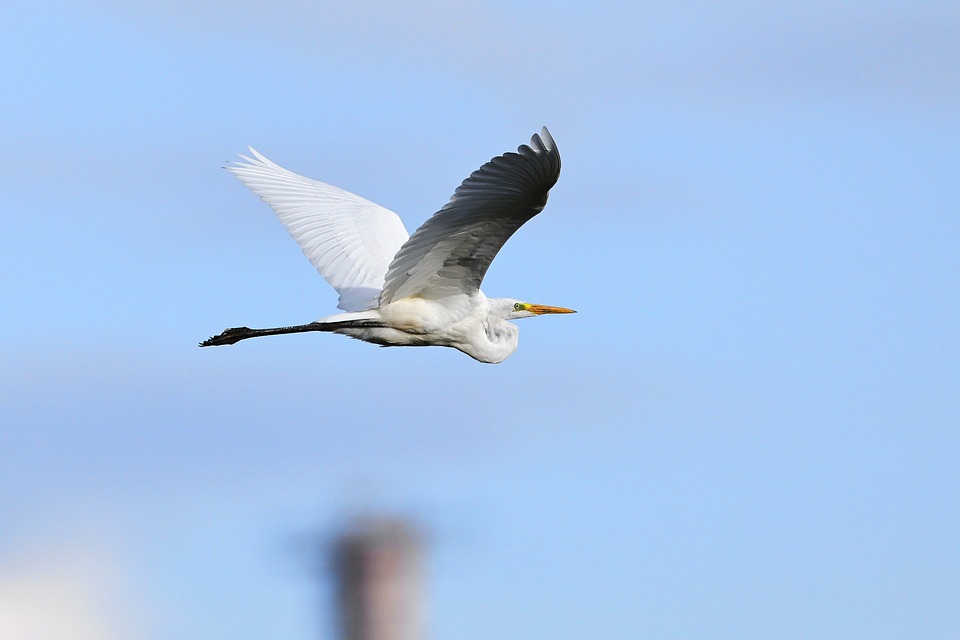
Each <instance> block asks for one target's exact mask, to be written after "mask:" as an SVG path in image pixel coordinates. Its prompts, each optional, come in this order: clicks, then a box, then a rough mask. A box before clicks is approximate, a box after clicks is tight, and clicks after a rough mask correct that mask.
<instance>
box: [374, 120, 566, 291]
mask: <svg viewBox="0 0 960 640" xmlns="http://www.w3.org/2000/svg"><path fill="white" fill-rule="evenodd" d="M559 176H560V154H559V152H558V151H557V145H556V143H554V141H553V138H552V137H551V136H550V132H549V131H547V129H546V127H544V128H543V129H542V130H541V132H540V134H534V136H533V137H532V138H531V140H530V145H529V146H528V145H522V146H520V148H519V149H517V152H516V153H513V152H509V153H505V154H503V155H502V156H497V157H496V158H493V159H492V160H490V161H489V162H487V163H486V164H484V165H483V166H482V167H480V168H479V169H477V170H476V171H474V172H473V173H472V174H471V175H470V177H469V178H467V179H466V180H464V181H463V183H462V184H461V185H460V186H459V187H458V188H457V190H456V191H455V192H454V194H453V197H452V198H451V199H450V202H448V203H447V204H446V205H444V207H443V208H442V209H440V211H438V212H437V213H435V214H434V215H433V216H432V217H431V218H430V219H428V220H427V221H426V222H424V223H423V225H422V226H421V227H420V228H419V229H417V231H416V232H415V233H414V234H413V235H412V236H410V239H409V240H407V241H406V243H404V245H403V246H402V247H401V248H400V250H399V251H398V252H397V255H396V257H395V258H394V259H393V261H392V262H391V263H390V267H389V270H388V271H387V276H386V284H385V285H384V288H383V293H382V294H381V295H380V302H381V304H386V303H389V302H393V301H394V300H398V299H400V298H405V297H408V296H415V295H419V296H423V297H430V298H439V297H444V296H447V295H453V294H456V293H471V292H475V291H477V290H478V289H479V288H480V283H481V282H482V281H483V277H484V275H486V273H487V269H488V268H489V267H490V263H491V262H492V261H493V259H494V257H495V256H496V255H497V252H499V251H500V249H501V247H503V245H504V243H505V242H506V241H507V240H508V239H509V238H510V236H511V235H513V233H514V232H515V231H516V230H517V229H519V228H520V227H521V225H523V223H525V222H526V221H527V220H529V219H530V218H532V217H533V216H535V215H537V214H538V213H540V211H542V210H543V207H544V206H545V205H546V203H547V194H548V192H549V191H550V188H551V187H553V185H554V184H556V182H557V178H558V177H559Z"/></svg>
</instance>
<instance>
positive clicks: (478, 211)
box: [200, 127, 575, 363]
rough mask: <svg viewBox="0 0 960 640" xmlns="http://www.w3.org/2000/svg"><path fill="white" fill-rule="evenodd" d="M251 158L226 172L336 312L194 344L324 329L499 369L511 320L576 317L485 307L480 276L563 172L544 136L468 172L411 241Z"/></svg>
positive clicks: (502, 304) (510, 347)
mask: <svg viewBox="0 0 960 640" xmlns="http://www.w3.org/2000/svg"><path fill="white" fill-rule="evenodd" d="M250 152H251V153H252V155H253V157H252V158H249V157H247V156H241V157H242V158H243V160H244V162H237V163H235V164H232V165H230V166H229V167H227V168H228V169H229V170H230V171H231V172H233V174H234V175H235V176H237V177H238V178H239V179H240V180H241V181H243V183H244V184H246V185H247V186H248V187H250V189H252V190H253V192H254V193H256V194H257V195H258V196H260V198H261V199H263V201H264V202H266V203H267V204H268V205H270V207H271V208H272V209H273V210H274V211H275V212H276V214H277V216H278V217H279V218H280V221H281V222H282V223H283V225H284V226H285V227H286V228H287V230H288V231H289V232H290V235H292V236H293V238H294V239H295V240H296V241H297V243H298V244H299V245H300V248H301V249H302V250H303V253H304V255H306V256H307V258H308V259H309V260H310V262H311V263H312V264H313V266H314V267H316V268H317V271H319V272H320V275H322V276H323V277H324V278H325V279H326V280H327V282H328V283H330V285H331V286H332V287H333V288H334V289H336V290H337V292H338V293H339V294H340V302H339V304H338V305H337V307H338V308H339V309H341V310H343V311H345V312H346V313H338V314H335V315H332V316H329V317H326V318H323V319H321V320H317V321H316V322H311V323H309V324H302V325H296V326H290V327H278V328H274V329H249V328H247V327H237V328H234V329H227V330H226V331H224V332H223V333H221V334H220V335H218V336H213V337H212V338H210V339H209V340H205V341H204V342H201V343H200V346H201V347H208V346H213V345H222V344H234V343H235V342H239V341H240V340H246V339H247V338H254V337H257V336H272V335H277V334H281V333H300V332H305V331H327V332H333V333H340V334H343V335H347V336H350V337H351V338H357V339H358V340H364V341H366V342H373V343H374V344H379V345H382V346H427V345H438V346H444V347H453V348H455V349H459V350H460V351H462V352H464V353H465V354H467V355H468V356H470V357H472V358H475V359H476V360H479V361H480V362H489V363H498V362H502V361H503V360H504V359H505V358H507V356H509V355H510V354H511V353H513V352H514V351H515V350H516V348H517V338H518V334H519V330H518V329H517V327H516V325H514V324H513V323H511V322H508V321H509V320H517V319H519V318H529V317H532V316H539V315H544V314H548V313H575V312H574V311H573V310H572V309H565V308H563V307H550V306H546V305H541V304H530V303H528V302H522V301H520V300H514V299H512V298H487V297H486V296H485V295H483V293H482V292H481V291H480V283H481V281H482V280H483V276H484V274H485V273H486V272H487V268H488V267H489V266H490V262H491V261H492V260H493V258H494V256H496V255H497V252H498V251H499V250H500V247H502V246H503V244H504V243H505V242H506V241H507V239H508V238H509V237H510V236H511V235H513V233H514V232H515V231H516V230H517V229H519V228H520V226H521V225H522V224H523V223H524V222H526V221H527V220H529V219H530V218H532V217H533V216H535V215H537V214H538V213H540V211H542V210H543V207H544V205H546V203H547V193H548V192H549V190H550V187H552V186H553V185H554V184H555V183H556V182H557V178H558V177H559V175H560V154H559V153H558V151H557V145H556V144H555V143H554V141H553V138H552V137H551V136H550V132H548V131H547V129H546V127H544V128H543V129H542V130H541V132H540V133H539V134H534V136H533V137H532V138H531V139H530V145H529V146H528V145H522V146H520V148H519V149H517V153H505V154H503V155H502V156H498V157H496V158H494V159H492V160H491V161H490V162H488V163H486V164H484V165H483V166H482V167H480V168H479V169H478V170H476V171H474V172H473V173H472V174H470V177H469V178H467V179H466V180H464V181H463V183H462V184H461V185H460V187H459V188H458V189H457V190H456V191H455V192H454V194H453V197H452V198H451V199H450V202H448V203H447V204H446V205H444V207H443V208H442V209H440V211H438V212H437V213H436V214H434V215H433V216H432V217H431V218H430V219H428V220H427V221H426V222H424V223H423V225H421V227H420V228H419V229H417V231H416V232H415V233H414V234H413V235H412V236H409V237H408V236H407V232H406V230H404V228H403V223H402V222H400V218H399V217H398V216H397V214H395V213H393V212H392V211H389V210H387V209H384V208H383V207H381V206H379V205H377V204H374V203H372V202H370V201H369V200H365V199H363V198H361V197H359V196H356V195H354V194H352V193H349V192H347V191H344V190H343V189H338V188H337V187H333V186H331V185H328V184H324V183H322V182H317V181H315V180H310V179H308V178H304V177H303V176H299V175H297V174H295V173H292V172H290V171H287V170H286V169H284V168H282V167H280V166H278V165H276V164H274V163H273V162H271V161H270V160H267V159H266V158H265V157H264V156H262V155H260V154H259V153H257V151H255V150H254V149H252V148H251V149H250Z"/></svg>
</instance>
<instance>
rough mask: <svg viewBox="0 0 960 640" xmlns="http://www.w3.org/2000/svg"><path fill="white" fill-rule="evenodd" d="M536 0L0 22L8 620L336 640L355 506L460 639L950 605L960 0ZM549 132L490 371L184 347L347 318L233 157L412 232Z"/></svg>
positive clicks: (837, 629)
mask: <svg viewBox="0 0 960 640" xmlns="http://www.w3.org/2000/svg"><path fill="white" fill-rule="evenodd" d="M516 4H517V3H506V2H504V3H488V4H485V5H478V4H472V5H464V6H459V5H457V4H454V3H441V2H429V1H427V2H414V3H407V4H406V5H404V6H403V7H402V8H395V7H394V8H392V5H384V4H380V3H376V2H360V3H351V4H349V5H344V6H343V7H339V8H337V7H334V8H324V7H322V6H320V5H316V4H314V3H302V2H289V3H282V4H279V5H276V4H274V5H269V4H264V3H254V2H244V1H240V2H230V3H227V2H204V3H187V4H175V3H167V2H155V3H119V2H102V3H97V4H95V5H94V6H91V5H90V4H89V3H77V2H47V3H28V2H17V1H14V2H13V3H6V4H5V5H4V8H3V9H0V24H2V26H0V30H2V35H3V37H2V38H0V54H2V55H0V71H2V77H3V78H4V85H5V86H4V91H3V92H2V93H0V113H2V115H3V117H2V118H0V132H2V140H3V144H4V154H3V156H2V158H0V169H2V170H0V184H2V188H3V193H4V204H3V210H4V212H5V220H6V228H7V230H8V231H7V232H6V233H4V234H3V236H2V237H3V251H2V252H0V268H2V273H3V277H2V279H0V294H2V298H3V300H4V303H3V312H2V313H0V330H2V336H3V338H0V353H2V354H3V359H4V362H5V363H6V366H5V367H4V371H3V373H2V384H0V487H3V489H2V490H0V549H2V551H0V632H3V633H7V634H10V633H13V631H11V630H22V629H30V630H33V629H35V627H31V626H30V625H35V624H38V623H37V620H45V621H46V622H45V624H49V625H55V624H59V625H61V628H69V629H71V630H72V632H73V633H74V637H77V638H81V639H82V640H87V639H96V640H101V639H113V638H129V637H137V638H147V639H154V638H155V639H161V638H162V639H171V638H172V639H179V638H183V639H186V638H206V639H211V640H216V639H218V638H224V639H227V638H229V639H230V640H245V639H247V638H250V639H253V638H264V637H271V638H274V637H283V638H290V639H298V638H304V639H306V638H317V637H322V638H332V637H333V635H332V633H331V628H330V617H331V611H330V610H329V606H328V604H327V603H326V601H325V599H324V588H325V587H324V586H323V585H322V584H318V583H317V581H316V580H315V578H314V576H313V575H312V574H311V569H310V566H309V563H310V558H309V553H307V552H305V551H304V546H305V545H306V544H307V543H306V542H305V541H306V540H312V539H313V538H312V536H316V537H318V538H320V539H323V538H324V537H325V536H329V535H331V534H332V532H335V531H336V530H337V527H338V526H339V525H340V524H342V523H343V521H344V520H345V519H346V518H348V517H349V516H350V515H351V514H353V513H357V512H365V511H386V512H398V513H402V514H408V515H410V516H412V517H415V518H417V519H419V520H420V521H422V522H423V523H424V526H425V527H426V528H427V529H428V530H429V531H430V537H431V540H432V547H431V552H430V565H429V577H430V581H429V594H428V595H429V608H430V623H429V626H430V633H431V637H433V638H453V637H456V638H459V639H462V640H472V639H474V638H476V639H478V640H479V639H481V638H490V637H502V638H511V637H516V638H547V637H549V638H551V640H563V639H566V638H570V639H573V638H583V637H605V638H635V637H652V638H669V637H710V638H731V639H732V638H738V639H740V638H770V637H778V638H809V637H843V638H902V637H912V638H940V637H947V636H948V635H949V634H950V633H951V632H952V631H955V630H956V629H957V628H958V626H960V614H958V611H960V608H958V607H957V603H958V601H960V577H958V576H960V547H958V545H957V540H960V512H958V510H957V509H956V505H957V500H958V489H960V471H958V465H957V463H956V461H957V460H958V459H960V435H958V431H957V425H958V423H960V420H958V418H960V365H958V362H960V348H958V344H960V330H958V327H960V300H958V294H957V286H956V283H957V274H958V267H960V259H958V257H957V247H958V241H960V217H958V212H960V180H958V178H960V124H958V123H960V84H958V83H957V82H956V78H957V77H958V72H960V9H958V8H957V6H956V3H947V2H943V3H938V2H929V3H913V2H881V3H876V2H873V3H866V2H852V3H844V4H843V5H842V6H838V5H837V4H836V3H833V2H774V3H747V2H720V3H702V2H683V3H672V4H670V5H662V3H622V4H617V3H604V2H601V3H591V4H590V5H589V6H580V5H573V4H569V5H568V4H566V3H559V4H558V3H539V2H532V3H524V4H523V5H522V6H516ZM543 125H547V126H548V127H550V130H551V132H552V133H553V135H554V137H555V139H556V140H557V143H558V146H559V148H560V151H561V154H562V157H563V162H564V168H563V172H562V175H561V178H560V182H559V183H558V184H557V186H556V187H555V189H554V190H553V192H552V194H551V199H550V202H549V205H548V207H547V209H546V210H545V212H544V213H543V214H542V215H541V216H538V217H537V218H535V219H534V220H533V221H531V222H530V223H529V224H528V225H526V226H525V227H524V228H523V229H522V230H521V231H520V232H518V234H517V235H516V236H514V238H512V239H511V240H510V242H509V243H508V244H507V246H506V247H505V250H504V251H503V253H502V254H501V255H500V256H498V258H497V260H496V261H495V262H494V264H493V267H492V268H491V270H490V272H489V274H488V276H487V279H486V281H485V283H484V289H485V291H486V292H487V293H488V294H490V295H494V296H497V295H499V296H510V297H516V298H521V299H526V300H531V301H534V302H541V303H546V304H556V305H563V306H568V307H572V308H575V309H577V310H578V311H579V313H578V314H577V315H576V316H569V317H559V316H558V317H548V318H543V319H539V320H528V321H522V322H521V323H519V326H520V328H521V342H520V348H519V350H518V352H517V353H516V354H515V355H514V356H513V357H511V358H510V359H508V360H507V361H506V362H505V363H503V364H502V365H498V366H486V365H480V364H478V363H476V362H474V361H472V360H470V359H469V358H467V357H466V356H463V355H462V354H459V353H457V352H454V351H451V350H444V349H378V348H375V347H373V346H371V345H364V344H361V343H357V342H354V341H350V340H347V339H343V338H339V337H337V336H324V335H301V336H287V337H282V338H275V339H264V340H256V341H250V342H246V343H242V344H240V345H237V346H236V347H233V348H218V349H204V350H201V349H198V348H197V347H196V343H197V341H198V340H201V339H203V338H205V337H207V336H209V335H211V334H214V333H217V332H219V331H220V330H222V329H223V328H225V327H228V326H235V325H243V324H246V325H249V326H275V325H280V324H290V323H299V322H306V321H309V320H312V319H314V318H317V317H320V316H323V315H326V314H328V313H330V312H332V311H333V310H334V308H335V305H336V295H335V294H334V292H333V291H332V290H329V289H328V288H327V286H326V284H325V283H324V282H323V280H322V279H321V278H320V277H319V276H318V275H317V274H316V272H315V271H314V270H313V269H312V267H311V266H310V265H309V263H308V262H307V261H306V260H305V259H304V258H303V256H302V255H301V254H300V252H299V250H298V249H297V247H296V245H295V243H294V242H293V241H292V240H291V239H290V238H289V237H288V236H287V235H286V233H285V232H284V230H283V229H282V227H281V226H280V225H279V223H277V221H276V220H275V219H274V218H273V216H272V214H271V213H270V212H269V210H268V209H267V208H266V206H265V205H263V204H262V203H261V202H259V201H258V200H257V198H255V197H254V196H253V195H251V194H250V193H249V192H248V191H247V190H246V189H245V188H244V187H243V186H242V185H241V184H240V183H239V182H238V181H236V180H235V179H234V178H233V177H232V176H230V175H229V174H228V173H227V172H225V171H223V170H222V169H221V167H222V166H223V164H224V162H225V161H227V160H230V159H232V158H234V157H236V154H237V153H240V152H243V151H244V150H245V148H246V146H247V145H253V146H255V147H256V148H257V149H258V150H260V151H262V152H263V153H265V154H266V155H267V156H268V157H270V158H271V159H273V160H275V161H276V162H278V163H280V164H281V165H283V166H286V167H288V168H290V169H291V170H294V171H297V172H299V173H302V174H304V175H307V176H310V177H314V178H317V179H321V180H324V181H326V182H329V183H332V184H335V185H338V186H341V187H343V188H346V189H349V190H351V191H354V192H356V193H358V194H360V195H363V196H364V197H367V198H370V199H372V200H374V201H376V202H378V203H380V204H382V205H384V206H386V207H388V208H391V209H393V210H394V211H397V212H398V213H399V214H400V216H401V217H402V218H403V220H404V222H405V223H406V225H407V227H408V228H410V229H412V228H415V227H416V226H417V225H418V224H419V223H420V222H422V221H423V219H425V218H426V217H427V216H428V215H430V214H431V213H433V212H434V211H436V210H437V209H438V208H439V207H440V206H442V205H443V204H444V203H445V202H446V200H447V198H448V197H449V196H450V194H451V193H452V192H453V189H454V188H455V187H456V185H458V184H459V182H460V181H461V180H462V179H463V178H464V177H466V176H467V175H468V174H469V173H470V171H472V170H473V169H475V168H476V167H478V166H479V165H480V164H481V163H482V162H484V161H486V160H487V159H489V158H490V157H492V156H493V155H496V154H499V153H502V152H504V151H507V150H510V149H514V148H516V146H517V145H519V144H521V143H523V142H525V141H526V140H528V139H529V136H530V135H531V134H532V133H534V132H535V131H538V130H539V128H540V127H541V126H543ZM328 586H329V585H327V587H328ZM52 612H56V613H55V614H54V613H52ZM17 625H20V626H17ZM3 633H0V635H3ZM11 637H12V636H11ZM52 637H64V636H63V634H62V632H55V633H53V636H52Z"/></svg>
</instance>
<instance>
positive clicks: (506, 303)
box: [494, 298, 576, 320]
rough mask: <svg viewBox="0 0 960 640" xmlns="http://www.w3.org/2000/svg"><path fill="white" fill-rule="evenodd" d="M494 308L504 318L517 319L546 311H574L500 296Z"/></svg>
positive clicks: (540, 314) (542, 313)
mask: <svg viewBox="0 0 960 640" xmlns="http://www.w3.org/2000/svg"><path fill="white" fill-rule="evenodd" d="M494 310H495V311H497V312H499V313H498V315H501V316H502V317H503V318H505V319H506V320H519V319H520V318H532V317H534V316H542V315H546V314H548V313H576V311H574V310H573V309H566V308H564V307H551V306H548V305H545V304H531V303H529V302H523V301H521V300H513V299H511V298H500V299H499V300H497V301H496V304H495V305H494Z"/></svg>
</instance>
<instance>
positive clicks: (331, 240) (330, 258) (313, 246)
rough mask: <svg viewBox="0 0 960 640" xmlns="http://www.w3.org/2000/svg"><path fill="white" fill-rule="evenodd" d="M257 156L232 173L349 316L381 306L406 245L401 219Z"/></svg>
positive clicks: (247, 160) (234, 167) (388, 211)
mask: <svg viewBox="0 0 960 640" xmlns="http://www.w3.org/2000/svg"><path fill="white" fill-rule="evenodd" d="M250 153H251V154H252V155H253V157H252V158H251V157H247V156H241V158H243V162H237V163H234V164H231V165H229V166H228V167H227V168H228V169H229V170H230V171H231V172H232V173H233V174H234V175H235V176H237V177H238V178H239V179H240V180H241V181H242V182H243V183H244V184H245V185H247V186H248V187H250V189H251V190H252V191H253V192H254V193H256V194H257V195H258V196H260V198H261V199H262V200H263V201H264V202H266V203H267V204H268V205H270V208H271V209H273V211H274V212H275V213H276V214H277V217H278V218H280V222H282V223H283V226H284V227H286V229H287V231H289V232H290V235H291V236H293V238H294V240H296V241H297V244H298V245H300V249H301V250H302V251H303V253H304V255H305V256H307V259H309V260H310V263H311V264H312V265H313V266H314V267H316V269H317V271H319V272H320V275H322V276H323V277H324V278H325V279H326V281H327V282H328V283H330V286H332V287H333V288H334V289H336V290H337V293H339V294H340V301H339V304H338V305H337V306H338V307H339V308H341V309H343V310H344V311H363V310H364V309H371V308H374V307H376V306H377V304H378V298H379V295H380V291H381V289H383V283H384V278H385V276H386V273H387V268H388V267H389V265H390V262H391V261H392V260H393V258H394V256H395V255H396V253H397V251H398V250H399V249H400V247H401V246H403V243H404V242H406V240H407V238H408V236H407V231H406V229H404V227H403V223H402V222H401V221H400V218H399V217H398V216H397V214H395V213H393V212H392V211H390V210H389V209H385V208H383V207H381V206H380V205H378V204H374V203H373V202H370V201H369V200H366V199H364V198H361V197H360V196H357V195H354V194H352V193H350V192H349V191H344V190H343V189H338V188H337V187H334V186H332V185H329V184H326V183H323V182H319V181H317V180H310V179H309V178H305V177H303V176H300V175H297V174H295V173H293V172H292V171H288V170H286V169H284V168H283V167H281V166H279V165H277V164H274V163H273V162H271V161H270V160H268V159H267V158H265V157H264V156H263V155H261V154H260V153H258V152H257V151H255V150H254V149H252V148H251V149H250Z"/></svg>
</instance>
